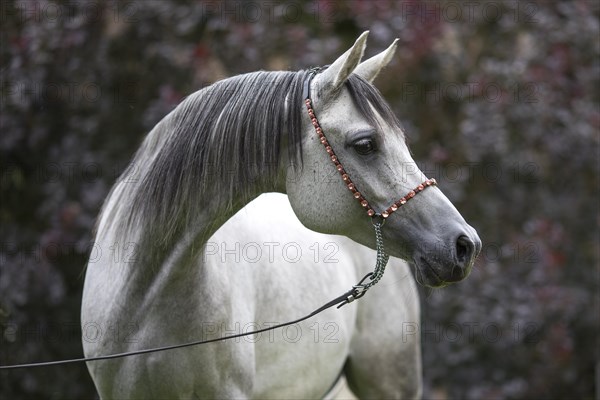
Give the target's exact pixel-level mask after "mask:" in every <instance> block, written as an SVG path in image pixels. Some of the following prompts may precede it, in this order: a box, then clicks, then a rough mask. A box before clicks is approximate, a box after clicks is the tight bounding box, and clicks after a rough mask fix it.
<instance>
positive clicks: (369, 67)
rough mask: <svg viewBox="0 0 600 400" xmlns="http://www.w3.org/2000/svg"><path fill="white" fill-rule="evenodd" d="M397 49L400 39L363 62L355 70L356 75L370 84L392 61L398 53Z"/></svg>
mask: <svg viewBox="0 0 600 400" xmlns="http://www.w3.org/2000/svg"><path fill="white" fill-rule="evenodd" d="M396 47H398V39H396V40H394V43H392V44H391V45H390V47H388V48H387V49H385V50H384V51H382V52H381V53H379V54H377V55H376V56H373V57H371V58H369V59H368V60H366V61H363V62H361V63H360V64H359V65H358V67H356V69H355V70H354V73H355V74H357V75H360V76H361V77H362V78H364V79H366V80H367V81H369V82H373V81H374V80H375V78H376V77H377V75H378V74H379V72H380V71H381V70H382V69H383V68H385V66H386V65H388V64H389V63H390V61H391V60H392V57H393V56H394V53H395V52H396Z"/></svg>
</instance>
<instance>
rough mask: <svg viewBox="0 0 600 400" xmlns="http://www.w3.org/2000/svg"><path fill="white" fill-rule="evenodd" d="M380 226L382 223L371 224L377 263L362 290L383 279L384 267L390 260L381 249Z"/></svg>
mask: <svg viewBox="0 0 600 400" xmlns="http://www.w3.org/2000/svg"><path fill="white" fill-rule="evenodd" d="M382 226H383V223H381V222H373V227H374V228H375V244H376V245H377V262H376V263H375V269H374V270H373V275H371V281H370V282H368V283H366V284H364V290H367V289H369V288H370V287H371V286H374V285H375V284H376V283H377V282H379V280H380V279H381V278H383V273H384V272H385V267H386V265H387V263H388V260H389V258H390V256H389V255H388V254H386V252H385V248H384V247H383V235H382V233H381V227H382Z"/></svg>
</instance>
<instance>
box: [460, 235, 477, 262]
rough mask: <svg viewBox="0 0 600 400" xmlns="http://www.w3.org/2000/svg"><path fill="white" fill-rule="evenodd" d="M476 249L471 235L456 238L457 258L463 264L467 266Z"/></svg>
mask: <svg viewBox="0 0 600 400" xmlns="http://www.w3.org/2000/svg"><path fill="white" fill-rule="evenodd" d="M474 251H475V244H474V243H473V241H471V239H469V237H467V236H465V235H462V236H459V237H458V239H457V240H456V258H457V259H458V262H459V263H460V264H461V266H463V267H464V266H466V265H465V264H467V263H468V262H469V261H470V260H471V257H472V256H473V252H474Z"/></svg>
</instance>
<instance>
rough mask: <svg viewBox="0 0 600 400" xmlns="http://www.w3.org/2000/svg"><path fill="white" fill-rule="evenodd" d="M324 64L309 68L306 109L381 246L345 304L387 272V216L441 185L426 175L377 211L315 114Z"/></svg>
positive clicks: (305, 90)
mask: <svg viewBox="0 0 600 400" xmlns="http://www.w3.org/2000/svg"><path fill="white" fill-rule="evenodd" d="M324 68H327V66H326V67H316V68H312V69H310V70H309V72H308V77H307V78H306V80H305V81H304V88H303V93H302V97H303V98H304V104H305V105H306V110H307V111H308V116H309V117H310V121H311V122H312V125H313V127H314V128H315V131H316V132H317V135H318V136H319V140H320V141H321V144H322V145H323V147H325V151H326V152H327V154H328V155H329V158H330V159H331V161H332V162H333V164H334V165H335V168H336V169H337V171H338V172H339V173H340V176H341V177H342V180H343V181H344V184H345V185H346V187H347V188H348V189H349V190H350V192H352V196H354V198H355V199H356V200H357V201H358V202H359V203H360V205H361V206H362V207H363V208H364V209H366V210H367V215H368V216H369V217H371V219H372V220H371V221H372V223H373V227H374V228H375V243H376V246H377V262H376V264H375V269H374V270H373V272H370V273H369V274H367V275H366V276H365V277H364V278H363V279H362V280H361V281H360V282H359V283H358V284H356V285H354V289H355V290H354V292H353V293H352V294H351V295H350V296H348V297H347V299H346V302H345V303H343V304H342V305H344V304H347V303H350V302H352V301H354V300H356V299H358V298H361V297H362V296H364V295H365V293H366V291H367V290H368V289H369V288H370V287H371V286H373V285H375V284H376V283H377V282H379V280H380V279H381V278H382V277H383V273H384V272H385V267H386V265H387V262H388V259H389V255H387V254H386V252H385V249H384V247H383V235H382V233H381V228H382V227H383V224H384V223H385V220H386V219H387V218H388V217H389V216H390V215H391V214H392V213H393V212H395V211H397V210H398V209H399V208H400V207H402V206H403V205H405V204H406V203H407V202H408V201H409V200H410V199H412V198H413V197H415V196H416V195H417V194H419V193H421V192H422V191H423V190H425V189H427V188H428V187H430V186H435V185H437V181H436V180H435V179H433V178H432V179H426V180H425V181H424V182H423V183H421V184H419V186H417V187H416V188H414V189H413V190H411V191H410V192H408V193H407V194H406V195H405V196H403V197H401V198H400V199H399V200H397V201H396V202H394V203H393V204H392V205H391V206H389V207H388V208H387V209H386V210H385V211H383V212H381V213H378V212H376V211H375V210H374V209H373V207H372V206H371V204H370V203H369V201H368V200H367V199H366V198H365V196H364V195H363V194H362V193H361V192H360V191H359V190H358V188H357V187H356V184H355V183H354V182H352V179H350V175H348V173H347V172H346V170H345V169H344V167H343V166H342V163H341V162H340V160H339V158H338V156H337V155H336V154H335V151H333V148H332V147H331V144H329V141H328V140H327V138H326V137H325V133H324V132H323V129H321V125H320V124H319V120H318V119H317V116H316V115H315V110H314V109H313V104H312V99H311V97H310V84H311V82H312V79H313V78H314V77H315V75H316V74H318V73H319V72H321V71H322V70H323V69H324ZM367 278H370V279H371V280H370V282H367V283H364V282H365V281H366V280H367ZM342 305H340V306H339V307H341V306H342ZM339 307H338V308H339Z"/></svg>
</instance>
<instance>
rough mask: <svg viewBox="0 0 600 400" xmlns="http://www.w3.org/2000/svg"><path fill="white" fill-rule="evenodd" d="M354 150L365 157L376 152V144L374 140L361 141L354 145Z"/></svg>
mask: <svg viewBox="0 0 600 400" xmlns="http://www.w3.org/2000/svg"><path fill="white" fill-rule="evenodd" d="M352 146H353V147H354V150H355V151H356V152H357V153H358V154H361V155H363V156H366V155H367V154H371V153H372V152H374V151H375V142H374V141H373V140H372V139H360V140H357V141H356V142H354V143H353V144H352Z"/></svg>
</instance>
